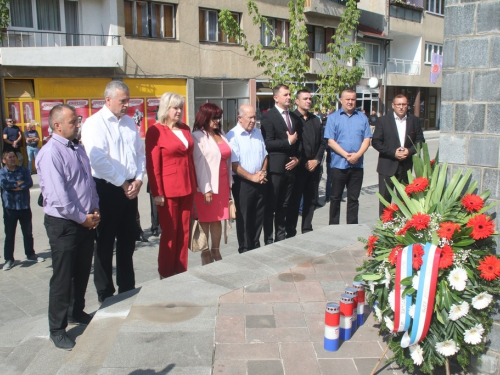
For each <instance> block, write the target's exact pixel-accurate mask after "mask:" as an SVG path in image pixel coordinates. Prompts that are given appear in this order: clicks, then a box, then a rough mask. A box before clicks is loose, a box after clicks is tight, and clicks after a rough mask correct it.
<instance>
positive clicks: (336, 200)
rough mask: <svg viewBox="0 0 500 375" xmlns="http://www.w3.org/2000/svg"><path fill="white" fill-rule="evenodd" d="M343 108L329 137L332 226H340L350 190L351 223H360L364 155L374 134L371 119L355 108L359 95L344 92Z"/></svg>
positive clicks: (334, 118) (329, 129)
mask: <svg viewBox="0 0 500 375" xmlns="http://www.w3.org/2000/svg"><path fill="white" fill-rule="evenodd" d="M340 103H341V104H342V108H340V109H339V110H338V111H336V112H334V113H332V114H331V115H330V116H328V120H327V122H326V128H325V138H326V139H328V146H330V147H331V149H332V150H333V151H331V156H332V158H331V162H330V168H331V173H332V193H331V202H330V222H329V224H330V225H332V224H339V221H340V202H341V201H342V194H343V193H344V189H345V188H346V187H347V224H358V211H359V202H358V199H359V195H360V193H361V186H362V184H363V154H364V153H365V152H366V150H367V149H368V147H369V146H370V139H371V137H372V132H371V130H370V125H369V124H368V119H367V117H366V116H365V115H364V114H363V113H361V112H359V111H357V110H356V109H355V106H356V92H355V91H353V90H350V89H349V90H344V91H342V94H341V95H340Z"/></svg>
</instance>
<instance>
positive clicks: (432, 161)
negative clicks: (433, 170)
mask: <svg viewBox="0 0 500 375" xmlns="http://www.w3.org/2000/svg"><path fill="white" fill-rule="evenodd" d="M435 162H436V160H435V159H432V160H431V167H433V166H434V163H435Z"/></svg>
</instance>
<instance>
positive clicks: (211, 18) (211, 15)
mask: <svg viewBox="0 0 500 375" xmlns="http://www.w3.org/2000/svg"><path fill="white" fill-rule="evenodd" d="M218 22H219V19H218V17H217V12H208V40H211V41H214V42H216V41H217V23H218Z"/></svg>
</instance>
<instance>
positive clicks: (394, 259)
mask: <svg viewBox="0 0 500 375" xmlns="http://www.w3.org/2000/svg"><path fill="white" fill-rule="evenodd" d="M401 250H403V246H401V245H398V246H396V247H395V248H394V249H392V251H391V253H390V254H389V262H391V264H392V265H393V266H394V265H395V264H396V262H397V260H398V253H399V252H400V251H401Z"/></svg>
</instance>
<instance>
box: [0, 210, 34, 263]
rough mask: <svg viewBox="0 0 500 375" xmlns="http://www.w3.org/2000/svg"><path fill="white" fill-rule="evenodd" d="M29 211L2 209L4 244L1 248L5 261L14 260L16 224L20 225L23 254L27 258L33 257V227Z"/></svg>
mask: <svg viewBox="0 0 500 375" xmlns="http://www.w3.org/2000/svg"><path fill="white" fill-rule="evenodd" d="M31 216H32V215H31V209H30V208H28V209H26V210H11V209H8V208H5V207H4V208H3V223H4V225H5V243H4V248H3V257H4V258H5V261H8V260H14V246H15V240H16V228H17V222H18V221H19V224H21V231H22V232H23V241H24V254H26V256H27V257H29V256H31V255H33V254H34V253H35V250H34V249H33V225H32V223H31Z"/></svg>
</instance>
